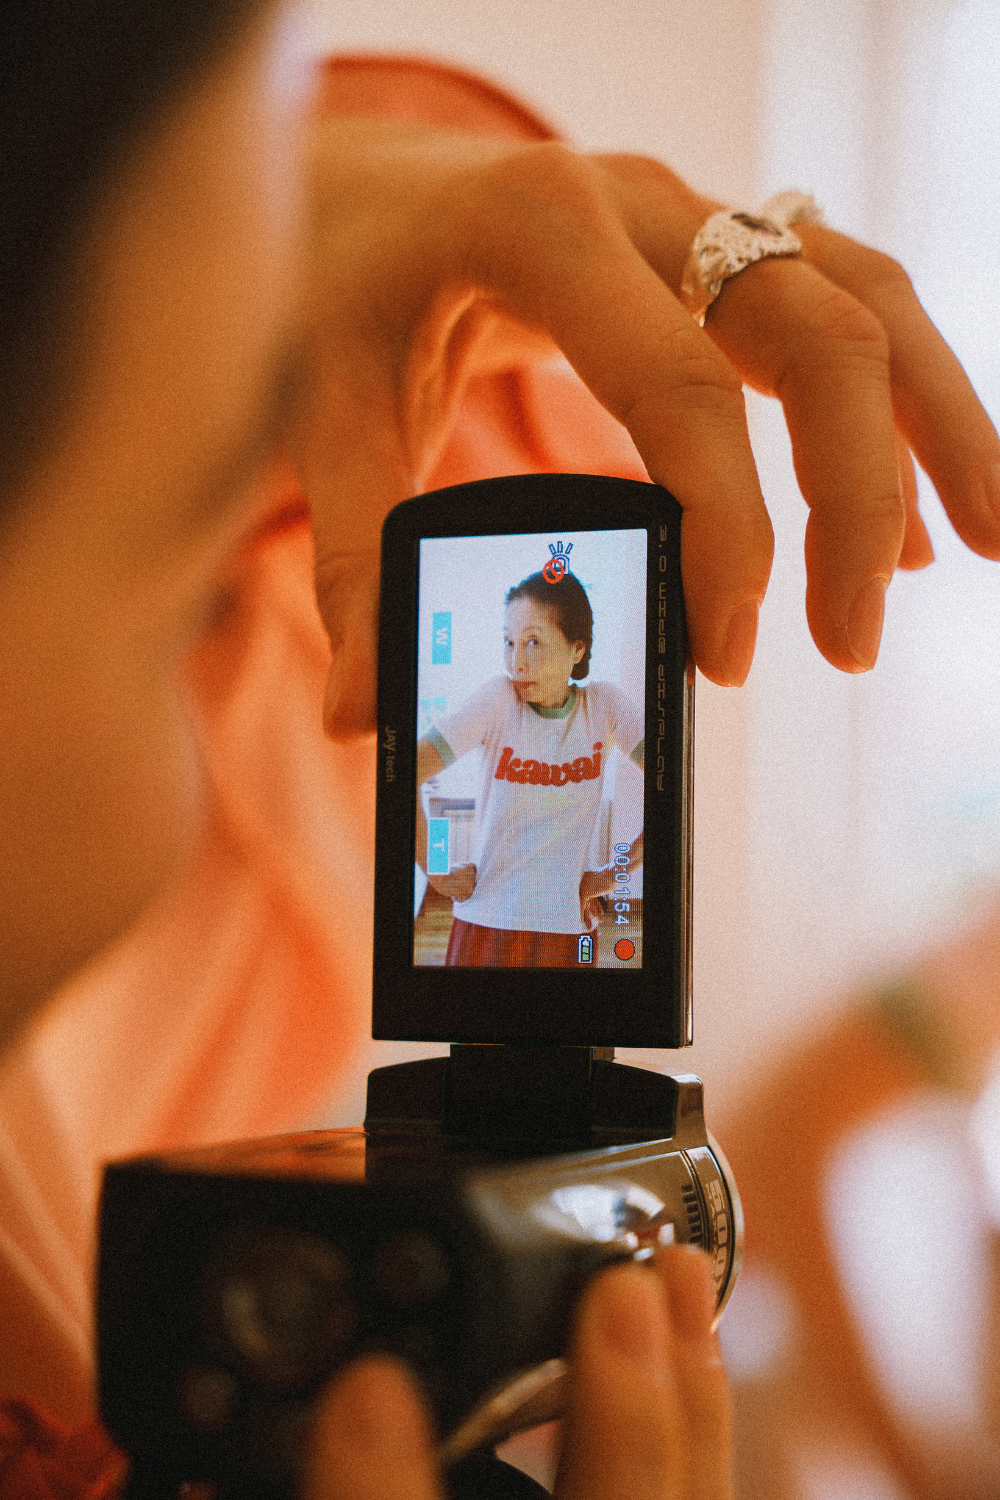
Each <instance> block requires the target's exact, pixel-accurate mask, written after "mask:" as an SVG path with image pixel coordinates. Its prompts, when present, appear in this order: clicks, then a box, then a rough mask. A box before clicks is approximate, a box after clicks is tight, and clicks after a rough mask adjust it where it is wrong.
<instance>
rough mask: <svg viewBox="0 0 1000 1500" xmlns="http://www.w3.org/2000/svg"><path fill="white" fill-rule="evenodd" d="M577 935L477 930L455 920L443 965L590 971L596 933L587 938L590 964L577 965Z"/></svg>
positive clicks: (595, 943) (595, 947) (499, 929)
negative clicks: (588, 939)
mask: <svg viewBox="0 0 1000 1500" xmlns="http://www.w3.org/2000/svg"><path fill="white" fill-rule="evenodd" d="M580 936H581V934H580V933H574V932H507V931H506V930H505V929H503V928H500V927H477V926H476V924H475V923H474V922H463V921H462V919H461V917H455V918H454V919H453V920H452V924H451V934H450V936H449V938H448V952H447V954H446V955H445V960H444V961H445V964H446V965H447V964H453V965H454V966H455V967H457V968H465V969H582V968H587V969H592V968H594V966H595V965H596V963H597V933H596V932H592V933H590V934H589V937H590V941H591V945H592V946H591V957H590V962H589V963H587V964H581V962H580Z"/></svg>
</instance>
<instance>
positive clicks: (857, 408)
mask: <svg viewBox="0 0 1000 1500" xmlns="http://www.w3.org/2000/svg"><path fill="white" fill-rule="evenodd" d="M706 328H710V329H711V332H712V336H713V338H714V339H715V340H716V342H717V343H718V344H719V346H720V348H722V349H723V350H724V351H725V353H726V354H727V355H728V357H729V358H730V359H731V360H732V361H733V363H734V364H735V365H736V366H737V368H739V369H740V370H741V373H742V374H743V376H744V378H745V379H747V380H748V381H749V382H750V383H751V384H753V385H754V386H755V387H756V388H757V389H758V390H762V391H764V392H765V393H766V394H768V395H774V396H777V397H779V399H780V400H781V402H782V405H783V407H784V412H785V420H786V422H787V424H788V430H789V434H790V436H791V439H792V451H793V455H794V460H795V473H796V477H797V479H798V482H799V487H800V489H801V491H802V494H803V497H804V498H805V501H806V503H807V504H808V505H809V507H810V509H811V512H812V513H811V515H810V518H809V524H808V528H807V532H806V567H807V575H808V584H807V592H806V613H807V615H808V618H809V626H810V629H811V631H812V634H813V638H814V640H815V641H816V644H817V645H818V646H819V648H820V650H821V651H822V652H823V654H824V656H826V658H827V659H828V660H829V661H831V662H832V663H833V664H834V666H837V667H840V668H841V669H842V670H844V671H848V672H858V671H864V670H867V669H868V668H869V667H871V666H872V665H874V662H875V657H876V655H877V652H878V645H879V640H880V638H881V631H882V601H883V599H884V595H885V589H886V587H887V585H888V583H889V580H890V579H891V578H892V575H893V572H894V571H895V568H896V565H897V563H898V560H899V556H900V552H901V549H902V545H903V534H904V526H905V520H904V510H903V502H902V497H901V494H900V487H899V467H898V460H897V454H896V433H895V424H894V417H893V406H892V396H891V391H890V384H889V374H890V353H889V346H888V341H887V339H886V336H885V334H884V331H883V329H882V327H881V325H880V324H879V322H878V320H877V318H875V317H874V316H873V315H872V314H871V313H870V312H869V311H868V310H867V309H866V308H864V307H862V306H861V304H860V303H858V302H857V301H856V300H855V299H854V298H853V297H851V296H850V295H849V294H847V293H845V292H842V291H840V290H839V289H838V288H836V287H833V286H831V285H830V283H829V282H828V281H826V280H825V279H824V278H823V277H822V276H821V275H820V273H819V272H818V271H817V270H816V269H815V268H814V267H813V266H811V265H809V264H807V263H806V262H805V261H803V260H791V261H779V260H770V261H763V262H760V263H759V264H757V265H755V266H752V267H750V269H749V270H748V271H745V272H743V273H742V275H740V276H737V277H735V278H733V280H732V281H731V282H730V283H728V284H727V285H726V286H725V287H724V288H723V291H722V293H721V294H720V296H719V298H718V300H717V302H716V303H715V304H713V307H712V309H711V310H710V313H709V318H708V319H707V320H706Z"/></svg>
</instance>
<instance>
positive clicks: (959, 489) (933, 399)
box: [802, 227, 1000, 558]
mask: <svg viewBox="0 0 1000 1500" xmlns="http://www.w3.org/2000/svg"><path fill="white" fill-rule="evenodd" d="M802 238H803V241H804V242H805V244H806V250H807V253H808V256H809V259H810V261H811V262H812V263H813V264H814V265H815V266H816V267H817V268H818V269H819V270H820V271H822V272H823V274H824V275H825V276H826V277H827V278H829V280H831V281H833V282H835V283H836V284H837V285H838V286H840V287H842V288H843V289H844V290H845V291H847V292H849V293H850V294H851V295H852V296H854V297H856V298H857V299H858V301H859V302H862V303H863V304H864V305H865V306H866V307H867V308H869V309H870V310H871V311H872V312H873V313H874V314H875V316H876V317H877V318H878V320H879V322H880V323H881V325H882V327H883V328H884V329H885V332H886V336H887V338H888V341H889V347H890V350H891V355H892V396H893V403H894V407H895V413H896V421H897V424H898V426H899V429H900V432H901V433H902V435H903V437H904V438H905V439H906V442H907V443H908V445H909V447H910V449H911V451H912V452H913V455H914V457H915V458H916V460H917V462H918V463H919V464H920V467H921V468H922V469H923V470H924V471H925V473H926V474H927V475H928V477H929V478H930V480H931V482H932V484H933V485H934V488H935V489H936V490H937V492H938V494H939V495H940V497H941V501H942V503H943V505H944V508H945V510H946V511H947V512H948V516H949V518H950V520H951V523H952V525H953V526H954V527H955V530H956V531H957V532H958V534H959V536H960V537H961V538H962V540H963V541H964V542H966V544H967V545H968V546H969V547H971V548H972V549H973V551H975V552H979V553H981V554H982V555H983V556H984V557H992V558H1000V438H998V437H997V433H996V431H995V429H994V427H993V424H992V423H991V421H990V419H989V417H988V416H987V415H986V412H985V411H984V409H983V407H982V405H981V403H980V401H979V399H978V397H977V396H976V393H975V391H974V390H973V388H972V384H971V382H970V381H969V378H968V376H967V375H966V373H965V371H964V370H963V369H962V366H961V365H960V364H959V362H958V360H957V359H956V358H955V356H954V354H953V353H952V351H951V350H950V349H949V347H948V345H947V344H946V343H945V341H944V339H943V338H942V337H941V335H940V334H939V333H938V331H937V329H936V328H935V327H934V324H933V323H932V322H931V320H930V318H929V317H928V316H927V314H926V313H925V312H924V310H923V308H922V307H921V306H920V303H919V301H918V300H917V297H916V294H915V293H914V290H913V287H912V285H911V284H910V280H909V277H908V276H907V275H906V273H905V272H904V271H903V270H902V268H901V267H900V266H899V265H897V264H896V262H895V261H893V260H891V259H890V258H889V257H888V256H885V255H880V254H879V253H878V252H877V251H874V250H869V249H868V248H867V247H866V246H864V245H858V244H856V243H855V242H854V241H853V240H850V239H848V238H847V237H846V236H845V235H841V234H836V233H834V231H833V230H830V229H817V228H814V227H806V228H805V229H804V232H803V235H802Z"/></svg>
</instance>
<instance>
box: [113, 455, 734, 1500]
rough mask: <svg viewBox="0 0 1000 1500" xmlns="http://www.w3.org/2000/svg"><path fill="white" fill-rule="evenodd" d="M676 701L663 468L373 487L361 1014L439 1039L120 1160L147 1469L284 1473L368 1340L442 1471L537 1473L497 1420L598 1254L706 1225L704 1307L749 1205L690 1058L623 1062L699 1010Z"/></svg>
mask: <svg viewBox="0 0 1000 1500" xmlns="http://www.w3.org/2000/svg"><path fill="white" fill-rule="evenodd" d="M693 734H694V670H693V667H692V665H691V663H690V660H689V654H688V648H687V637H686V632H685V623H684V607H683V595H682V591H681V576H680V507H679V506H678V504H677V502H676V501H675V500H674V499H673V498H672V497H671V496H670V495H669V494H668V493H667V492H666V491H665V490H664V489H662V488H660V487H659V486H657V485H652V484H642V483H638V482H633V481H627V480H619V479H609V478H603V477H596V476H584V475H558V474H546V475H527V476H518V477H514V478H508V479H496V480H487V481H483V482H480V483H475V484H466V485H459V486H456V487H455V488H452V489H447V490H441V491H438V492H436V493H433V494H428V495H424V496H421V497H419V498H417V499H414V500H409V501H406V502H405V503H404V504H402V505H399V506H397V507H396V509H395V510H393V511H392V513H391V514H390V515H389V517H388V518H387V520H386V523H385V526H384V530H383V540H382V575H381V603H380V620H379V695H378V746H379V748H378V790H377V804H376V873H375V933H376V937H375V947H374V956H373V1026H372V1034H373V1036H374V1037H375V1038H377V1039H385V1040H406V1041H426V1042H447V1043H450V1044H451V1046H450V1055H449V1056H447V1057H440V1056H437V1057H431V1058H427V1059H424V1060H422V1061H418V1062H411V1063H405V1064H401V1065H398V1066H394V1067H385V1068H379V1069H376V1070H375V1071H374V1072H373V1073H371V1074H370V1075H369V1079H368V1098H367V1112H366V1117H365V1122H364V1127H363V1128H362V1129H348V1130H327V1131H317V1132H310V1133H308V1134H301V1135H294V1136H284V1137H275V1138H271V1139H266V1140H256V1141H242V1142H237V1143H235V1144H232V1145H221V1146H210V1147H206V1148H204V1149H200V1150H192V1151H184V1152H178V1153H174V1154H165V1155H159V1156H155V1157H153V1156H148V1157H144V1158H139V1159H132V1160H128V1161H124V1162H118V1163H115V1164H113V1165H111V1166H109V1167H108V1168H107V1169H106V1173H105V1178H104V1186H103V1195H102V1205H101V1222H100V1265H99V1278H98V1282H99V1285H98V1344H99V1379H100V1401H101V1411H102V1415H103V1418H104V1421H105V1423H106V1425H107V1427H108V1429H109V1431H110V1432H111V1434H112V1435H113V1437H114V1438H115V1440H116V1441H117V1442H118V1443H119V1444H120V1445H121V1447H122V1448H123V1449H124V1450H125V1451H126V1452H127V1453H128V1454H129V1456H130V1457H131V1460H132V1478H131V1490H132V1493H133V1494H136V1495H138V1494H149V1495H156V1496H163V1497H166V1496H168V1495H175V1494H176V1493H177V1491H178V1489H179V1488H180V1486H182V1485H185V1484H192V1483H194V1484H205V1485H209V1486H212V1487H214V1488H215V1489H216V1490H217V1491H218V1492H220V1493H221V1494H223V1495H226V1496H228V1495H234V1496H235V1495H236V1494H240V1495H241V1496H242V1495H246V1494H247V1493H249V1494H251V1495H259V1496H262V1497H269V1500H285V1497H288V1496H290V1494H291V1493H292V1491H293V1490H294V1487H295V1485H296V1483H297V1479H298V1476H299V1473H300V1471H301V1467H302V1463H303V1457H304V1453H305V1451H306V1447H307V1444H308V1437H309V1430H310V1419H311V1413H312V1410H313V1407H314V1405H315V1402H316V1399H317V1397H318V1395H319V1393H320V1391H321V1390H322V1388H323V1387H324V1385H325V1384H326V1383H327V1382H328V1381H329V1380H330V1378H331V1376H333V1375H334V1374H335V1373H336V1371H337V1370H338V1368H339V1367H341V1366H342V1365H344V1364H345V1363H346V1362H348V1361H350V1360H351V1359H353V1358H355V1357H356V1356H357V1355H359V1354H360V1353H363V1352H367V1351H387V1352H390V1353H392V1354H394V1355H397V1356H399V1357H400V1358H402V1359H403V1360H404V1361H405V1362H406V1363H407V1365H408V1366H409V1367H410V1369H411V1370H412V1371H413V1372H414V1374H415V1376H416V1378H417V1380H418V1381H419V1383H420V1385H421V1387H422V1389H423V1391H424V1393H425V1395H426V1398H427V1401H428V1403H429V1406H430V1408H431V1410H432V1412H433V1414H434V1417H435V1418H436V1421H437V1425H438V1432H439V1435H440V1453H441V1458H442V1461H443V1463H444V1465H445V1471H446V1473H447V1474H448V1476H449V1482H450V1483H451V1487H452V1492H453V1494H454V1495H466V1494H468V1495H472V1494H476V1495H479V1496H488V1495H491V1494H499V1493H506V1494H517V1493H524V1492H525V1487H527V1489H528V1490H530V1491H534V1492H539V1487H537V1486H535V1485H534V1483H533V1481H530V1480H528V1479H527V1478H526V1477H524V1476H521V1475H520V1474H519V1472H518V1471H516V1470H513V1469H510V1468H508V1466H506V1465H503V1464H501V1463H500V1461H499V1460H498V1459H496V1458H495V1457H494V1455H493V1448H494V1447H495V1445H496V1444H498V1443H500V1442H502V1441H503V1440H504V1439H506V1438H507V1437H509V1436H511V1435H513V1434H514V1433H516V1432H518V1431H521V1430H525V1429H528V1428H530V1427H534V1426H536V1425H538V1424H539V1423H542V1422H544V1421H548V1420H550V1419H552V1418H553V1417H556V1416H558V1415H559V1414H560V1413H561V1411H562V1410H563V1405H564V1401H565V1380H566V1366H565V1363H564V1354H565V1350H566V1346H567V1340H568V1335H569V1329H570V1324H571V1319H572V1312H573V1306H574V1303H575V1301H576V1299H577V1297H578V1295H579V1293H580V1290H581V1288H582V1287H583V1286H584V1285H585V1284H586V1282H587V1281H588V1279H589V1278H590V1277H591V1276H593V1275H594V1274H595V1273H596V1272H598V1271H599V1270H600V1269H601V1268H602V1267H604V1266H606V1265H608V1264H609V1263H611V1262H614V1261H621V1260H627V1259H636V1260H640V1261H641V1260H644V1259H648V1258H650V1257H652V1255H653V1254H654V1251H655V1248H656V1246H657V1245H659V1244H666V1243H669V1242H671V1241H677V1242H681V1243H689V1244H695V1245H699V1246H701V1247H702V1248H703V1249H704V1250H705V1251H706V1252H707V1254H708V1256H709V1257H710V1260H711V1263H712V1267H713V1274H714V1282H715V1292H716V1298H717V1306H718V1310H719V1312H721V1310H722V1308H723V1306H724V1305H725V1302H726V1300H727V1298H728V1296H729V1294H730V1292H731V1290H732V1287H733V1284H734V1281H735V1278H736V1274H737V1270H738V1265H739V1258H740V1248H741V1237H742V1219H741V1210H740V1204H739V1197H738V1194H737V1190H736V1186H735V1184H734V1182H733V1179H732V1176H731V1173H730V1171H729V1169H728V1167H727V1164H726V1161H725V1159H724V1157H723V1155H722V1153H721V1152H720V1150H719V1148H718V1146H717V1145H716V1144H715V1143H714V1141H713V1140H712V1138H711V1137H710V1136H709V1135H708V1134H707V1132H706V1128H705V1119H704V1110H703V1102H702V1087H701V1083H700V1080H698V1079H697V1078H695V1077H693V1076H690V1075H687V1074H674V1075H669V1074H661V1073H656V1072H652V1071H649V1070H645V1069H641V1068H636V1067H629V1066H625V1065H623V1064H621V1063H616V1062H615V1061H614V1049H615V1047H616V1046H636V1047H654V1048H679V1047H684V1046H687V1045H689V1044H690V1042H691V1040H692V1011H691V898H692V890H691V884H692V869H691V845H692V802H693V782H692V774H693V748H694V741H693ZM519 1487H520V1488H519Z"/></svg>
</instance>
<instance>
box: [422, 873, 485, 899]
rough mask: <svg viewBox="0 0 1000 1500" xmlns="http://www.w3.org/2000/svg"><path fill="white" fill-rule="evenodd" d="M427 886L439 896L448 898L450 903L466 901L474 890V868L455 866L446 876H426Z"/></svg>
mask: <svg viewBox="0 0 1000 1500" xmlns="http://www.w3.org/2000/svg"><path fill="white" fill-rule="evenodd" d="M427 884H428V885H429V886H430V887H431V890H434V891H437V893H438V895H439V896H448V897H449V898H450V899H451V900H452V901H468V899H469V897H470V896H471V895H472V893H473V891H474V890H475V889H476V867H475V865H457V866H456V867H455V869H454V870H451V871H450V872H449V873H448V874H447V875H428V877H427Z"/></svg>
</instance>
